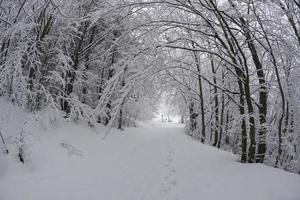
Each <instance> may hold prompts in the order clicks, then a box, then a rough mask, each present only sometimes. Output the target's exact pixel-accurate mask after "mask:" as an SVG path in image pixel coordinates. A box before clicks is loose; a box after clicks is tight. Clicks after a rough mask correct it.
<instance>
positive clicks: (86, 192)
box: [0, 122, 300, 200]
mask: <svg viewBox="0 0 300 200" xmlns="http://www.w3.org/2000/svg"><path fill="white" fill-rule="evenodd" d="M104 134H105V129H104V127H102V126H98V125H97V126H96V127H94V128H90V127H88V126H86V125H82V124H77V125H75V124H72V123H66V124H64V125H63V126H60V127H56V128H53V129H51V130H48V131H45V130H44V131H40V132H39V133H36V135H39V136H37V137H38V142H36V143H34V145H32V146H31V147H30V156H29V158H28V159H27V160H26V162H25V164H22V163H20V162H18V161H17V159H16V158H13V154H12V153H11V155H8V156H7V155H4V154H0V200H102V199H103V200H199V199H203V200H218V199H222V200H240V199H243V200H248V199H249V200H254V199H255V200H299V199H300V176H299V175H296V174H292V173H288V172H286V171H283V170H280V169H275V168H271V167H268V166H264V165H261V164H241V163H239V162H238V158H237V157H236V156H235V155H233V154H232V153H229V152H225V151H221V150H218V149H216V148H213V147H210V146H207V145H203V144H201V143H200V142H199V141H195V140H193V139H192V138H190V137H189V136H187V135H185V134H184V132H183V128H182V127H180V126H179V125H177V124H172V123H164V124H162V123H159V122H148V123H139V127H138V128H126V130H125V131H117V130H112V131H111V133H110V134H109V135H108V137H107V138H106V139H105V140H103V139H102V138H103V136H104Z"/></svg>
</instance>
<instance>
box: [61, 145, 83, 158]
mask: <svg viewBox="0 0 300 200" xmlns="http://www.w3.org/2000/svg"><path fill="white" fill-rule="evenodd" d="M60 145H61V146H62V147H63V148H64V149H66V150H67V153H68V155H69V156H72V155H77V156H80V157H83V155H82V152H81V151H80V150H79V149H78V148H76V147H74V146H73V145H71V144H68V143H66V142H61V143H60Z"/></svg>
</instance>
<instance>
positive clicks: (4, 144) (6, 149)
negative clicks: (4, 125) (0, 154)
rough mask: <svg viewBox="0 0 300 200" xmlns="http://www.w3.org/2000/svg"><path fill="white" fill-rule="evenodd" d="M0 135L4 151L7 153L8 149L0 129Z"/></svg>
mask: <svg viewBox="0 0 300 200" xmlns="http://www.w3.org/2000/svg"><path fill="white" fill-rule="evenodd" d="M0 136H1V139H2V143H3V146H4V152H5V153H6V154H8V153H9V151H8V148H7V146H6V143H5V140H4V137H3V135H2V133H1V131H0Z"/></svg>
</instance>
